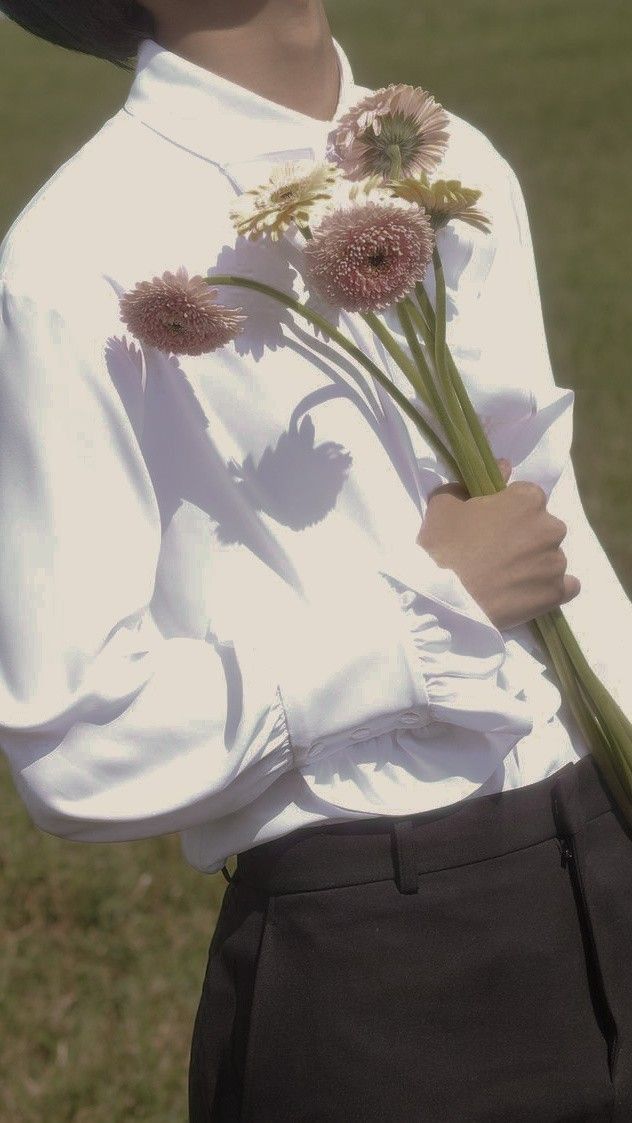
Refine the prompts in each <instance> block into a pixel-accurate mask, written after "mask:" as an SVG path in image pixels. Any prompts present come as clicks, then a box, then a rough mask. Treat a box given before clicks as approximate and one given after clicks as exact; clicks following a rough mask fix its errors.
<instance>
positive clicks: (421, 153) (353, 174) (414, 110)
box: [328, 84, 449, 180]
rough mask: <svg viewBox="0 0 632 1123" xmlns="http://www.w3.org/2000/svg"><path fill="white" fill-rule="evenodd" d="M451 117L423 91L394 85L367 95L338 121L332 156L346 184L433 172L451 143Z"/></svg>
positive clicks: (332, 137) (331, 143)
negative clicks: (369, 179) (358, 180)
mask: <svg viewBox="0 0 632 1123" xmlns="http://www.w3.org/2000/svg"><path fill="white" fill-rule="evenodd" d="M448 124H449V117H448V114H447V113H446V111H445V109H444V108H443V106H441V105H439V103H438V102H437V101H435V99H434V98H433V97H432V95H431V94H429V93H428V92H427V90H423V89H421V87H420V86H407V85H393V84H391V85H390V86H386V87H384V88H383V89H380V90H376V91H375V93H373V94H369V95H368V96H367V97H365V98H363V99H362V101H359V102H358V103H357V104H356V105H354V106H352V108H351V109H349V110H348V111H347V113H345V114H344V116H343V117H341V118H340V121H339V122H338V125H337V127H336V128H335V129H334V130H333V131H332V132H331V133H330V135H329V139H328V155H329V157H330V159H332V160H333V161H334V162H335V163H336V164H338V165H340V167H341V168H342V171H343V174H344V175H345V176H346V177H347V179H354V180H357V179H365V178H367V177H369V176H373V175H381V176H382V177H383V178H384V179H400V178H401V177H402V176H409V175H414V174H415V173H417V172H431V171H433V170H434V168H435V167H436V166H437V164H438V163H439V162H440V160H441V158H442V156H443V154H444V152H445V149H446V147H447V143H448V132H447V126H448Z"/></svg>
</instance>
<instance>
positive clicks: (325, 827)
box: [233, 754, 615, 894]
mask: <svg viewBox="0 0 632 1123" xmlns="http://www.w3.org/2000/svg"><path fill="white" fill-rule="evenodd" d="M614 806H615V804H614V801H613V797H612V795H611V794H610V791H609V789H608V788H607V786H606V783H605V780H604V779H603V775H602V773H601V771H600V770H599V768H598V765H597V764H596V762H595V759H594V757H593V756H592V755H590V754H589V755H588V756H585V757H583V758H582V759H581V760H580V761H578V762H577V763H569V764H566V765H565V766H564V767H563V768H561V769H560V770H559V771H558V772H556V773H554V774H553V775H551V776H547V777H546V778H545V779H544V780H539V781H538V782H537V783H534V784H528V785H526V786H525V787H522V788H516V789H512V790H510V791H505V792H499V793H492V794H489V795H485V796H477V797H475V798H469V799H466V800H462V801H461V802H459V803H456V804H453V805H451V806H449V807H445V808H441V809H439V810H436V811H428V812H421V813H420V814H417V815H412V816H410V815H409V816H406V817H401V816H391V815H380V816H374V817H373V818H367V819H354V820H348V821H347V820H346V821H344V822H338V823H336V822H333V823H325V824H320V825H318V826H315V827H306V828H301V829H299V830H296V831H292V832H290V834H287V835H284V836H283V837H281V838H277V839H273V840H271V841H270V842H265V843H261V844H260V845H259V846H255V847H252V848H251V849H250V850H246V851H244V852H242V853H241V854H238V855H237V867H236V870H235V874H234V878H233V880H234V881H235V882H236V883H237V884H239V882H243V883H245V884H247V885H250V886H252V887H254V888H257V889H260V890H262V891H263V892H265V893H267V894H280V893H296V892H302V891H307V890H314V889H327V888H334V887H341V886H344V885H359V884H363V883H367V882H373V881H382V880H385V879H389V878H393V879H394V880H395V881H396V883H397V885H398V888H399V889H400V891H401V892H416V891H417V888H418V878H419V876H420V875H422V874H425V873H430V872H432V871H435V870H443V869H449V868H450V867H455V866H461V865H469V864H470V863H473V862H481V861H485V860H487V859H490V858H495V857H499V856H501V855H503V854H508V853H510V852H512V851H516V850H521V849H524V848H526V847H529V846H534V845H536V844H537V843H540V842H544V841H545V840H546V839H550V838H555V837H558V838H559V837H562V836H572V835H574V834H576V833H577V832H578V831H580V830H581V829H582V827H583V826H584V824H585V823H587V822H589V821H590V820H591V819H594V818H596V817H597V816H598V815H601V814H603V813H604V812H606V811H609V810H611V809H612V808H613V807H614Z"/></svg>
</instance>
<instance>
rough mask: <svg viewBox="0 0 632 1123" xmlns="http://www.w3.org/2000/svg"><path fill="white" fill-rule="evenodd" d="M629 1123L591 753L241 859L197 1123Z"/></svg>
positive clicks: (612, 843)
mask: <svg viewBox="0 0 632 1123" xmlns="http://www.w3.org/2000/svg"><path fill="white" fill-rule="evenodd" d="M349 1120H357V1121H358V1123H415V1121H417V1120H419V1121H424V1123H438V1121H441V1123H461V1121H465V1123H494V1121H501V1120H502V1121H507V1123H523V1121H524V1123H527V1121H529V1123H562V1121H564V1123H571V1121H572V1123H579V1121H580V1120H581V1121H586V1123H588V1121H591V1123H592V1121H594V1123H596V1121H598V1120H616V1121H620V1123H624V1121H627V1123H631V1121H632V831H630V830H629V828H627V827H626V825H625V824H624V822H623V820H622V819H621V817H620V815H619V812H618V811H617V809H616V806H615V805H614V803H613V800H612V798H611V797H610V795H609V793H608V790H607V788H606V786H605V781H604V780H603V777H602V776H601V773H600V772H599V770H598V767H597V765H596V764H595V761H594V759H593V758H592V756H589V757H585V758H583V759H582V760H581V761H580V762H579V763H578V764H569V765H566V766H565V767H564V768H562V769H561V770H560V771H558V772H557V773H556V774H555V775H553V776H550V777H548V778H547V779H545V780H541V781H539V782H538V783H535V784H530V785H528V786H527V787H523V788H520V789H518V790H516V791H510V792H503V793H501V794H497V795H496V794H495V795H487V796H479V797H477V798H474V799H471V798H470V799H468V800H465V801H463V802H461V803H459V804H456V805H454V806H453V807H449V808H443V809H442V810H441V811H439V812H436V811H435V812H427V813H423V814H419V815H415V816H413V817H412V818H409V819H402V818H393V817H386V816H381V817H379V818H375V819H365V820H354V821H349V822H344V823H339V824H326V825H324V826H322V825H321V826H319V827H311V828H307V829H303V830H299V831H295V832H292V833H291V834H289V835H286V836H285V837H283V838H280V839H275V840H273V841H272V842H268V843H264V844H262V845H259V846H256V847H253V848H252V849H251V850H248V851H246V852H244V853H243V854H241V855H239V856H238V865H237V870H236V872H235V876H234V878H233V880H232V881H231V883H230V885H229V886H228V887H227V889H226V893H225V896H224V901H223V904H222V908H221V912H220V916H219V920H218V923H217V927H216V930H215V933H214V936H213V939H212V943H211V947H210V952H209V958H208V964H207V969H206V974H205V977H204V983H203V988H202V994H201V998H200V1003H199V1008H198V1011H197V1016H196V1020H195V1026H194V1030H193V1039H192V1043H191V1057H190V1068H189V1123H209V1121H213V1123H220V1121H221V1123H228V1121H230V1123H237V1121H241V1123H308V1121H309V1123H347V1121H349Z"/></svg>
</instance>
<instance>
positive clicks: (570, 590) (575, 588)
mask: <svg viewBox="0 0 632 1123" xmlns="http://www.w3.org/2000/svg"><path fill="white" fill-rule="evenodd" d="M563 586H564V600H563V601H562V604H566V603H567V601H569V600H573V599H574V598H575V597H576V596H577V594H578V593H579V592H580V590H581V587H582V586H581V581H580V580H579V577H573V575H572V574H570V573H567V574H566V575H565V577H564V582H563Z"/></svg>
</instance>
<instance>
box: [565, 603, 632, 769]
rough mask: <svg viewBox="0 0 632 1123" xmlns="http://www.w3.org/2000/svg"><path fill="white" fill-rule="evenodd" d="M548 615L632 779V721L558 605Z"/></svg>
mask: <svg viewBox="0 0 632 1123" xmlns="http://www.w3.org/2000/svg"><path fill="white" fill-rule="evenodd" d="M551 615H552V616H553V619H554V623H555V627H556V630H557V632H558V635H559V637H560V640H561V642H562V643H563V644H564V648H565V650H566V651H567V652H568V656H569V658H570V660H571V663H572V664H573V667H574V670H575V673H576V675H577V678H578V679H579V680H580V682H581V683H582V685H583V686H584V687H585V689H586V690H587V691H588V692H589V693H590V696H591V698H592V699H593V700H594V703H595V706H596V709H597V711H598V712H599V713H601V715H602V718H603V720H604V721H605V722H606V723H607V725H608V727H609V728H610V729H612V731H613V732H614V734H615V736H616V737H617V741H618V743H619V744H620V745H621V748H622V751H623V752H624V759H625V763H626V767H627V768H628V769H629V773H630V780H631V781H632V724H631V723H630V721H629V719H628V718H627V717H626V715H625V714H624V713H623V710H622V709H621V707H620V706H619V705H618V704H617V702H616V701H615V700H614V698H613V697H612V695H611V694H610V692H609V691H608V690H606V687H605V686H604V685H603V683H602V682H601V679H600V678H599V677H598V675H596V674H595V672H594V671H593V669H592V667H591V666H590V664H589V663H588V661H587V659H586V657H585V655H584V653H583V652H582V650H581V648H580V646H579V644H578V642H577V640H576V638H575V635H574V634H573V631H572V629H571V627H570V625H569V623H568V621H567V619H566V617H565V616H564V614H563V612H561V611H560V610H559V609H558V610H557V611H555V612H554V613H552V614H551ZM626 748H627V753H626V751H625V750H626Z"/></svg>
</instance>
